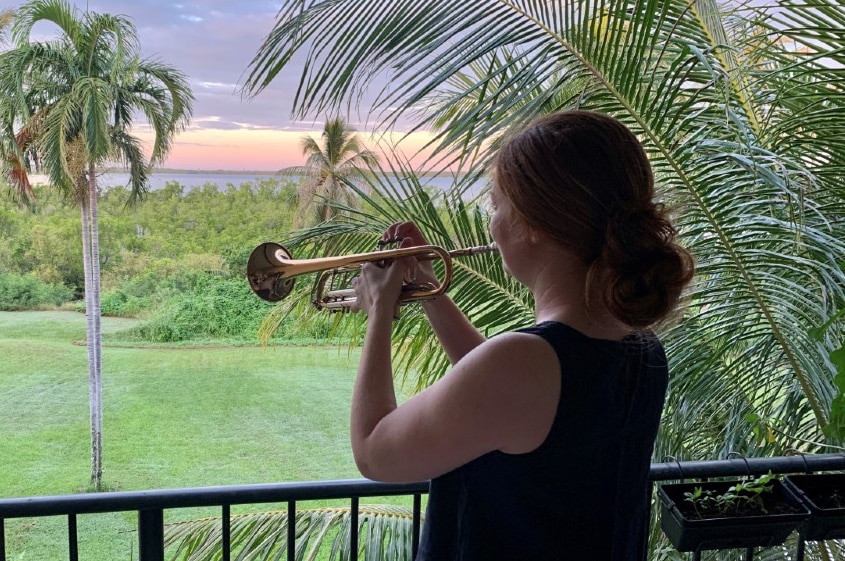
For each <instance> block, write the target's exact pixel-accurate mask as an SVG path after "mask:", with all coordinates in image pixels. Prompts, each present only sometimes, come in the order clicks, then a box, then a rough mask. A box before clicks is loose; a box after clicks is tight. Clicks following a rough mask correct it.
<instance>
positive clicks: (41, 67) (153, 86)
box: [0, 0, 193, 488]
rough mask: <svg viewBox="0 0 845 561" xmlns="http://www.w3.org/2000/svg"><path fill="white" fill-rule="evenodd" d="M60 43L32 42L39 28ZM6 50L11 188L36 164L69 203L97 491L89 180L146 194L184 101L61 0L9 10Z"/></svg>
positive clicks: (98, 411)
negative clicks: (77, 237)
mask: <svg viewBox="0 0 845 561" xmlns="http://www.w3.org/2000/svg"><path fill="white" fill-rule="evenodd" d="M42 21H43V22H51V23H53V24H55V25H56V26H57V27H58V28H59V32H60V34H59V37H58V38H57V39H55V40H52V41H48V42H40V41H34V40H32V38H31V31H32V28H33V26H34V25H35V24H36V23H38V22H42ZM12 40H13V48H12V49H11V50H9V51H7V52H5V53H3V54H2V55H0V127H2V132H0V135H2V156H3V161H4V163H5V166H6V171H7V175H8V177H9V179H10V181H11V183H12V184H13V185H14V186H15V187H16V188H17V190H18V191H19V192H20V193H21V195H22V196H24V197H31V196H32V190H31V188H30V185H29V180H28V176H27V173H28V171H29V170H30V169H31V168H32V167H33V166H39V167H42V168H43V170H44V171H45V172H46V173H47V174H48V176H49V178H50V183H51V185H52V186H53V187H55V188H56V189H58V190H59V191H61V193H62V194H63V195H64V196H65V197H67V198H68V199H70V200H72V201H73V202H74V203H76V204H78V205H79V207H80V210H81V217H82V240H83V244H82V248H83V249H82V253H83V264H84V267H83V269H84V276H85V309H86V320H87V321H86V329H87V343H88V376H89V400H90V409H91V484H92V486H93V487H94V488H100V487H101V485H102V358H101V356H102V353H101V341H100V263H99V236H98V220H97V198H98V190H97V174H98V173H99V172H100V171H102V169H103V166H104V165H106V164H108V163H115V162H121V163H122V164H123V165H124V166H126V167H127V168H128V170H129V175H130V179H129V188H130V190H131V193H132V195H133V198H135V199H137V198H138V197H141V196H142V195H143V194H144V192H145V190H146V187H147V178H148V174H149V170H150V168H151V166H152V165H153V164H154V163H156V162H160V161H162V160H163V159H164V157H165V155H166V154H167V153H168V151H169V149H170V143H171V141H172V139H173V137H174V135H175V134H176V133H177V132H178V131H179V130H181V129H182V128H183V127H184V126H185V125H186V124H187V122H188V120H189V118H190V115H191V106H192V102H193V96H192V94H191V91H190V87H189V85H188V83H187V80H186V77H185V76H184V75H183V74H182V73H181V72H179V71H178V70H176V69H174V68H172V67H170V66H168V65H166V64H164V63H162V62H160V61H157V60H152V59H142V58H141V57H140V54H139V45H138V37H137V32H136V29H135V27H134V25H133V24H132V23H131V21H129V20H128V19H126V18H125V17H122V16H112V15H109V14H98V13H88V12H85V13H83V14H81V13H79V11H78V10H76V9H74V8H72V7H71V6H70V4H68V3H67V2H65V1H63V0H33V1H31V2H29V3H27V4H24V5H23V6H21V7H20V8H19V9H18V12H17V16H16V19H15V22H14V25H13V27H12ZM137 116H143V117H144V118H145V120H146V121H147V122H148V123H149V124H150V125H151V127H152V129H153V131H154V135H155V138H154V141H153V144H152V147H151V150H150V157H149V160H147V159H146V158H145V156H144V152H143V148H142V144H141V141H140V140H139V139H138V138H137V137H136V136H133V135H132V134H131V127H132V125H133V122H134V121H135V119H136V117H137Z"/></svg>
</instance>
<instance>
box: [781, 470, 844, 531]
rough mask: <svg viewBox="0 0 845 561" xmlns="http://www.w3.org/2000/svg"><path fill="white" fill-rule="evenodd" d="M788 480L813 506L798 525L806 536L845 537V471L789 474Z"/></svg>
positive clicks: (808, 503) (806, 503) (808, 504)
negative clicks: (808, 516) (808, 515)
mask: <svg viewBox="0 0 845 561" xmlns="http://www.w3.org/2000/svg"><path fill="white" fill-rule="evenodd" d="M784 484H785V485H786V486H787V487H788V488H789V489H790V490H791V491H792V492H793V493H795V495H796V496H797V497H798V498H799V499H801V500H802V501H803V502H804V504H805V505H806V506H807V508H808V509H809V510H810V518H808V519H807V520H806V521H804V522H803V523H802V524H801V526H800V527H799V529H798V530H799V532H801V536H802V537H803V538H804V539H805V540H808V541H817V540H833V539H841V538H845V473H817V474H802V475H789V476H787V477H785V478H784Z"/></svg>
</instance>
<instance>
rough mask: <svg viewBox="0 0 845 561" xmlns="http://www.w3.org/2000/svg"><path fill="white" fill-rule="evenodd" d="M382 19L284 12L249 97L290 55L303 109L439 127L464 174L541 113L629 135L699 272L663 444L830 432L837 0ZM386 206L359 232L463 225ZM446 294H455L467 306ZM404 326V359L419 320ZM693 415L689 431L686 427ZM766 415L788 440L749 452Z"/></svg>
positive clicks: (528, 4)
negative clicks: (392, 224)
mask: <svg viewBox="0 0 845 561" xmlns="http://www.w3.org/2000/svg"><path fill="white" fill-rule="evenodd" d="M380 6H381V3H380V2H376V1H375V0H363V1H362V0H355V1H351V0H334V1H331V2H329V1H320V0H313V1H308V0H302V1H300V2H296V3H292V4H289V5H288V6H286V7H285V8H283V9H282V10H281V11H280V12H279V15H278V21H277V24H276V27H275V28H274V30H273V31H272V32H271V33H270V34H269V35H268V37H267V39H266V40H265V42H264V44H263V45H262V47H261V48H260V50H259V51H258V53H257V54H256V57H255V58H254V60H253V62H252V64H251V66H250V73H249V77H248V80H247V83H246V86H245V91H246V92H247V93H249V94H252V95H255V94H258V93H259V92H261V90H262V89H263V88H264V87H266V85H267V84H269V82H270V81H272V79H273V78H274V77H275V76H276V75H277V73H278V72H279V71H280V70H281V69H282V68H288V67H289V66H290V64H291V61H292V60H293V56H294V55H300V54H302V55H304V56H305V59H304V60H305V62H304V64H303V66H302V67H301V72H302V74H301V80H300V87H299V89H298V91H297V97H296V101H295V105H294V108H293V111H294V113H296V114H298V115H305V114H308V113H310V112H330V111H332V110H339V109H340V108H341V107H343V106H344V104H347V103H351V102H353V101H359V100H365V101H366V102H368V103H369V104H370V108H371V110H372V111H373V112H374V113H375V114H377V115H380V116H381V118H382V119H383V121H382V122H383V123H384V124H385V125H391V124H396V123H399V122H400V119H403V118H406V117H413V118H414V121H413V122H412V123H411V125H410V127H411V128H412V129H426V128H429V127H434V126H435V125H440V126H443V127H444V128H442V129H440V130H437V131H435V132H436V135H435V137H434V140H433V141H432V142H433V143H435V144H434V145H435V146H437V147H438V148H439V150H441V151H448V150H457V151H460V153H459V154H457V155H455V156H454V158H455V159H454V160H452V161H461V159H462V158H464V157H466V156H468V155H472V157H473V159H474V162H475V164H476V165H474V166H473V167H471V168H470V173H471V174H475V177H480V176H481V173H483V172H482V171H481V169H480V168H481V167H483V165H484V162H486V161H487V157H488V156H489V154H490V153H491V151H492V150H495V146H496V143H495V141H496V139H497V138H500V137H501V136H502V135H504V134H507V131H508V130H509V129H510V128H511V127H518V126H521V124H523V123H525V122H527V121H529V120H530V119H533V118H534V117H535V116H537V115H538V114H540V113H543V112H545V111H550V110H557V109H566V108H569V107H581V108H585V109H592V110H598V111H603V112H606V113H610V114H612V115H614V116H616V117H617V118H619V119H620V120H622V121H623V122H624V123H626V124H627V125H628V126H629V127H630V128H631V129H632V130H633V131H635V133H636V134H637V135H638V136H639V137H640V138H641V139H642V141H643V143H644V145H645V147H646V149H647V151H648V152H649V156H650V158H651V161H652V165H653V167H654V171H655V176H656V178H657V180H658V184H659V190H660V193H661V198H662V199H663V200H664V201H665V202H666V203H667V204H669V205H671V206H673V207H676V208H677V209H678V218H677V224H678V226H679V228H680V230H681V233H682V236H683V241H684V242H685V243H686V245H687V246H688V247H689V248H690V249H691V250H692V251H693V253H694V255H695V256H696V258H697V260H698V269H699V272H698V276H697V279H696V283H695V285H694V286H693V287H692V288H691V289H690V292H689V295H688V302H689V305H688V307H687V309H686V311H685V314H684V315H683V316H682V318H681V321H679V322H678V323H677V324H676V325H675V326H674V327H671V328H669V329H666V330H664V331H663V332H662V335H663V337H664V339H665V342H666V346H667V350H668V352H669V354H670V357H671V366H672V371H673V381H672V389H671V391H672V394H671V396H670V399H669V406H668V407H667V411H668V412H667V417H666V421H667V423H666V424H665V427H666V431H664V432H665V434H664V435H662V436H661V438H662V439H665V443H666V446H667V449H668V448H672V449H673V450H674V451H675V452H676V453H677V454H683V455H685V457H687V456H688V457H713V456H714V455H719V454H724V453H725V452H726V451H727V450H728V449H734V450H735V449H742V450H746V451H748V452H749V453H758V452H759V453H766V452H767V451H770V450H773V449H775V448H777V447H778V446H780V447H781V450H782V449H783V447H787V446H792V445H793V444H794V443H795V442H797V441H802V440H803V441H818V440H819V439H820V438H821V433H820V431H821V427H823V426H824V425H825V424H826V423H827V420H828V419H827V417H828V409H829V407H830V402H831V400H832V398H833V397H834V395H836V390H835V388H834V386H833V382H832V378H833V373H834V370H833V368H832V366H831V363H830V361H829V359H828V354H829V352H830V350H831V349H833V348H837V347H838V346H839V345H841V341H842V339H843V336H845V333H843V331H845V330H844V329H843V326H842V322H841V321H839V322H836V323H834V325H832V326H831V328H830V331H829V333H828V336H827V339H825V340H824V341H823V342H819V341H818V340H817V339H816V338H814V337H813V336H812V335H811V333H812V332H813V330H814V329H815V328H817V327H818V326H819V325H822V324H824V323H826V322H827V321H828V319H829V318H831V317H833V316H834V315H835V314H836V312H837V311H838V310H839V309H841V308H843V307H845V293H843V286H845V274H843V263H845V248H843V245H842V242H841V240H842V239H843V238H845V236H843V232H842V226H843V223H845V221H843V215H845V210H843V197H842V194H843V191H842V178H843V174H842V164H841V162H842V161H843V155H845V154H843V151H845V134H843V128H842V125H841V119H838V118H836V117H835V115H839V114H841V113H842V111H843V107H842V103H843V102H842V99H845V98H843V96H841V95H835V94H836V93H837V92H839V91H840V90H841V89H842V77H843V72H842V67H843V65H842V57H843V49H842V38H841V37H842V34H841V29H842V23H843V15H842V12H841V6H839V3H838V2H836V1H835V0H822V1H820V2H812V3H810V2H802V1H798V0H783V1H781V2H778V5H777V6H765V7H751V8H749V7H743V9H741V10H740V9H731V10H729V11H725V10H724V9H723V8H722V7H720V6H719V5H717V3H716V2H715V1H712V0H698V1H695V2H686V1H679V0H669V1H658V0H646V1H643V2H631V1H625V0H612V1H608V2H598V1H587V2H566V3H555V4H550V3H548V2H541V1H539V0H538V1H532V0H475V1H470V2H466V1H460V2H459V1H458V0H435V1H432V2H426V3H422V4H421V3H419V2H416V1H413V0H396V1H395V2H392V3H391V9H390V10H384V9H380ZM796 46H797V47H798V48H796ZM373 84H386V85H384V86H383V87H381V88H376V89H375V91H373V90H372V89H371V88H372V85H373ZM447 157H448V156H447ZM444 161H445V160H444ZM392 196H396V197H397V201H395V202H388V201H382V200H377V201H374V203H377V204H373V206H372V209H373V210H372V212H369V213H368V215H367V216H366V217H364V216H361V219H362V220H365V219H370V218H371V219H372V220H373V225H376V224H382V223H383V222H384V221H385V219H386V218H387V217H391V216H392V217H400V216H402V217H404V216H409V217H413V218H414V219H415V220H418V221H419V222H421V223H422V225H423V227H424V229H425V231H426V233H427V234H428V235H429V236H430V237H431V238H432V241H434V242H435V243H437V241H438V237H437V233H438V232H440V231H449V235H448V236H445V239H444V238H439V240H441V241H443V242H445V243H448V242H449V240H450V239H451V236H452V235H453V234H455V233H457V232H458V229H457V228H455V226H456V225H457V224H455V223H454V222H455V220H458V217H450V216H449V215H448V213H445V212H444V213H441V214H438V212H437V211H435V210H432V209H431V208H430V207H429V206H427V205H429V204H430V203H431V200H428V201H426V200H425V199H424V198H423V197H422V195H421V194H416V193H415V194H414V196H413V197H406V196H403V193H402V192H401V191H399V192H396V193H395V194H394V195H392ZM456 208H460V207H459V206H458V205H456ZM473 212H474V211H473ZM458 214H460V215H464V214H465V211H464V210H459V211H458ZM469 216H470V217H471V216H472V212H469ZM460 220H464V218H460ZM460 220H459V221H460ZM480 220H481V222H482V223H483V217H482V218H481V219H480ZM467 221H468V223H470V224H474V223H475V222H474V221H475V219H474V218H467ZM362 228H363V226H362ZM480 229H481V230H483V227H482V228H480ZM479 275H482V273H479ZM456 283H457V284H456V286H455V287H454V289H453V290H454V291H455V292H454V294H455V296H456V298H457V297H460V298H469V299H470V302H471V303H473V304H474V302H472V298H473V293H472V290H471V289H469V288H468V289H467V292H466V293H463V292H461V291H460V288H461V287H460V281H456ZM497 286H503V285H497ZM477 290H482V291H484V290H486V289H485V288H484V287H483V285H482V287H481V288H477ZM484 293H485V294H488V295H489V293H487V292H484ZM517 293H518V291H517ZM517 300H519V299H518V298H517ZM487 301H490V300H489V299H488V300H487ZM499 301H502V302H505V301H507V298H500V299H499ZM460 303H461V304H463V302H460ZM517 309H518V310H520V313H517V314H515V315H516V316H521V310H523V309H524V307H518V308H517ZM409 315H411V314H409ZM482 316H483V317H485V318H492V317H493V316H492V315H484V314H482ZM502 317H510V316H507V315H500V317H499V320H500V321H501V320H502ZM504 323H507V322H504ZM402 329H403V327H402V326H399V327H397V330H398V331H402ZM407 329H408V330H407V331H403V332H402V334H403V336H404V337H407V338H408V340H410V341H413V343H411V344H408V345H407V346H408V347H412V346H413V345H415V344H417V342H416V340H415V339H414V338H413V337H414V335H416V334H418V333H424V329H425V328H424V327H423V326H421V327H419V329H418V330H417V331H414V330H413V329H412V328H410V327H409V328H407ZM421 337H422V338H424V336H421ZM432 356H437V355H432ZM432 360H434V359H432ZM427 366H437V365H433V364H430V363H429V364H428V365H427ZM435 370H436V368H435ZM725 403H731V404H733V405H732V407H731V408H730V409H729V410H726V408H725V407H724V404H725ZM689 413H693V414H695V415H697V417H696V421H695V422H693V421H687V420H685V419H684V418H682V415H685V414H689ZM775 416H777V417H778V418H779V420H780V421H781V422H782V426H781V428H782V429H783V430H784V433H785V434H789V436H781V437H778V439H777V441H776V442H773V443H766V444H765V446H763V447H758V446H756V445H754V444H753V442H754V437H753V434H754V430H755V426H754V423H752V422H750V421H744V419H746V418H747V419H753V418H757V419H769V418H773V417H775ZM727 429H729V430H730V431H732V432H731V434H730V435H728V436H724V435H725V433H724V431H725V430H727ZM669 432H671V434H669Z"/></svg>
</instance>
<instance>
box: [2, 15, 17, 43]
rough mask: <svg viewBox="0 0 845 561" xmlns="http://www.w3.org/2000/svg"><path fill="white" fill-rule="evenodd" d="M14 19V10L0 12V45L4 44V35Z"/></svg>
mask: <svg viewBox="0 0 845 561" xmlns="http://www.w3.org/2000/svg"><path fill="white" fill-rule="evenodd" d="M14 18H15V12H14V10H9V9H2V10H0V45H5V44H6V33H7V30H8V29H9V26H11V25H12V21H13V20H14Z"/></svg>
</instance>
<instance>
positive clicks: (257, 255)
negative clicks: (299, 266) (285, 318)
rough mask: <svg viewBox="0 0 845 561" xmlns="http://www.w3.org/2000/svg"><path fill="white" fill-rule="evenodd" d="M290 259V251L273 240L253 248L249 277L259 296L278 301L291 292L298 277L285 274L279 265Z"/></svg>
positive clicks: (249, 263) (250, 257)
mask: <svg viewBox="0 0 845 561" xmlns="http://www.w3.org/2000/svg"><path fill="white" fill-rule="evenodd" d="M290 259H291V254H290V252H289V251H288V250H287V249H285V248H284V246H281V245H279V244H277V243H273V242H265V243H263V244H261V245H259V246H258V247H256V248H255V249H253V250H252V253H251V254H250V255H249V260H248V261H247V265H246V270H247V279H248V280H249V286H250V287H251V288H252V290H253V292H255V294H256V295H258V297H259V298H261V299H262V300H266V301H268V302H278V301H280V300H283V299H284V298H285V297H286V296H287V295H288V294H290V292H291V290H293V285H294V283H295V282H296V277H293V276H285V274H284V271H283V270H282V271H279V266H280V265H282V263H283V262H284V261H285V260H290ZM267 271H272V272H269V273H268V272H267Z"/></svg>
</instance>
